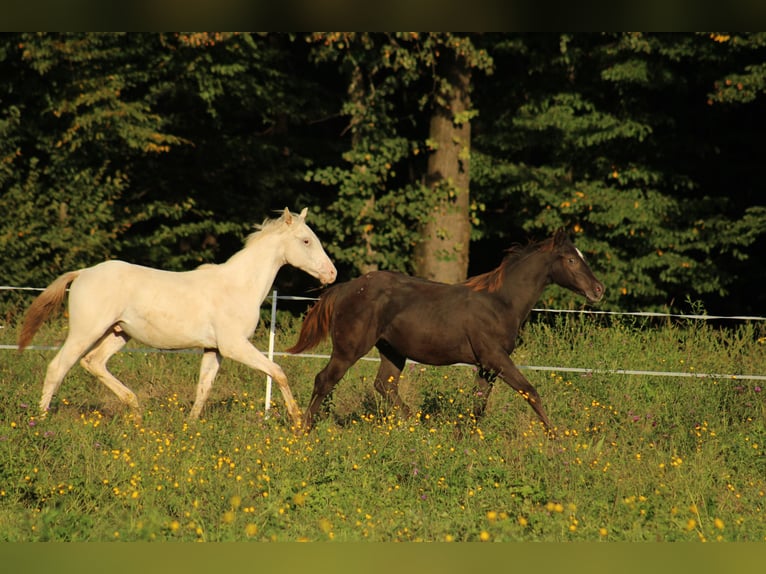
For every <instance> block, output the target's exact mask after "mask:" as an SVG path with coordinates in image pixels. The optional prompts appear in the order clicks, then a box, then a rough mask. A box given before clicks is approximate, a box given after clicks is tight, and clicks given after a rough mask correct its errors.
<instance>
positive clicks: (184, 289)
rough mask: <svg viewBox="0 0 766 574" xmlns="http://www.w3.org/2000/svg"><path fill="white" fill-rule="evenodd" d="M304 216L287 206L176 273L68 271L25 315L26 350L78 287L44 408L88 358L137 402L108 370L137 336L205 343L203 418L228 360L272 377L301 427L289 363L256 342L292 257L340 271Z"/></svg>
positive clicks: (299, 263) (197, 407)
mask: <svg viewBox="0 0 766 574" xmlns="http://www.w3.org/2000/svg"><path fill="white" fill-rule="evenodd" d="M306 211H307V210H306V209H304V210H303V211H302V212H301V213H300V215H297V216H296V215H294V214H292V213H290V210H289V209H287V208H285V210H284V213H283V214H282V215H281V216H280V217H279V218H278V219H273V220H267V221H265V222H264V223H263V225H261V226H259V228H258V230H257V231H256V232H255V233H253V234H252V235H250V237H248V239H247V241H246V244H245V247H244V248H243V249H242V250H241V251H239V252H237V253H235V254H234V255H233V256H232V257H231V258H230V259H229V260H228V261H226V262H225V263H222V264H220V265H203V266H201V267H200V268H198V269H195V270H193V271H184V272H172V271H161V270H159V269H152V268H150V267H142V266H139V265H133V264H130V263H125V262H124V261H106V262H103V263H100V264H98V265H95V266H93V267H88V268H85V269H79V270H77V271H70V272H69V273H65V274H64V275H61V276H60V277H59V278H58V279H56V280H55V281H54V282H53V283H51V285H49V286H48V288H47V289H46V290H45V291H43V292H42V293H41V294H40V296H39V297H37V299H35V301H34V302H33V303H32V305H31V306H30V308H29V310H28V311H27V314H26V316H25V318H24V325H23V327H22V329H21V334H20V335H19V343H18V349H19V351H22V350H23V349H24V348H25V347H26V346H27V345H28V344H29V342H30V341H31V340H32V337H33V336H34V334H35V332H36V331H37V330H38V329H39V328H40V326H41V325H42V323H43V322H44V321H45V320H46V319H47V318H48V316H49V315H50V314H51V312H52V311H53V310H54V309H55V308H57V307H58V306H59V305H60V304H61V301H62V300H63V299H64V294H65V291H66V288H67V285H69V284H70V283H71V284H72V287H71V289H70V294H69V334H68V336H67V339H66V341H65V342H64V345H63V346H62V347H61V349H60V350H59V352H58V354H57V355H56V356H55V357H54V358H53V360H52V361H51V363H50V365H48V371H47V373H46V375H45V382H44V384H43V394H42V399H41V400H40V410H41V411H42V412H43V413H45V412H46V411H47V410H48V408H49V406H50V402H51V399H52V397H53V394H54V393H55V392H56V391H57V390H58V388H59V386H60V385H61V382H62V380H63V379H64V376H65V375H66V374H67V372H69V370H70V369H71V368H72V367H73V366H74V364H75V363H76V362H77V361H78V360H80V364H81V365H82V366H83V367H84V368H85V369H86V370H87V371H89V372H90V373H92V374H93V375H95V376H96V377H97V378H98V380H100V381H101V382H102V383H104V384H105V385H106V386H107V387H109V388H110V389H111V390H112V391H113V392H114V393H115V394H116V395H117V396H118V397H119V398H120V400H121V401H123V402H124V403H127V404H128V405H130V406H131V407H132V408H133V409H138V399H137V398H136V395H135V393H133V391H131V390H130V389H129V388H127V387H126V386H125V385H123V384H122V383H121V382H120V381H119V380H118V379H117V378H116V377H115V376H114V375H112V374H111V373H110V372H109V370H108V369H107V367H106V363H107V361H108V360H109V358H110V357H111V356H112V355H114V354H115V353H116V352H117V351H119V350H120V349H121V348H122V347H123V346H124V345H125V343H127V342H128V340H130V338H134V339H136V340H138V341H140V342H142V343H144V344H146V345H149V346H152V347H157V348H160V349H188V348H201V349H203V351H204V352H203V355H202V365H201V367H200V374H199V383H198V384H197V397H196V399H195V401H194V405H193V406H192V409H191V411H190V413H189V418H191V419H196V418H198V417H199V415H200V413H201V412H202V407H203V406H204V404H205V400H206V399H207V397H208V394H209V393H210V388H211V387H212V385H213V379H215V376H216V373H217V372H218V368H219V367H220V364H221V360H222V358H223V357H227V358H230V359H234V360H235V361H239V362H240V363H243V364H245V365H247V366H249V367H251V368H253V369H258V370H259V371H263V372H264V373H266V374H268V375H270V376H271V377H272V378H273V379H274V380H275V381H276V382H277V384H278V385H279V389H280V390H281V391H282V396H283V397H284V400H285V403H286V405H287V410H288V413H289V414H290V417H291V418H292V420H293V422H294V423H295V424H296V425H299V424H300V421H301V414H300V409H299V408H298V405H297V404H296V403H295V399H293V395H292V392H291V391H290V387H289V386H288V384H287V377H286V376H285V374H284V372H283V371H282V369H281V367H279V365H277V364H276V363H273V362H272V361H270V360H269V359H268V358H266V357H265V356H264V355H263V353H261V352H260V351H258V349H256V348H255V347H254V346H253V345H252V343H250V341H249V337H250V336H251V335H252V334H253V331H255V327H256V325H257V324H258V319H259V316H260V307H261V303H262V302H263V300H264V299H265V298H266V295H267V294H268V292H269V289H270V287H271V285H272V283H273V282H274V278H275V277H276V274H277V271H279V269H280V268H281V267H282V266H283V265H284V264H286V263H289V264H290V265H292V266H294V267H297V268H299V269H302V270H303V271H305V272H306V273H308V274H309V275H312V276H314V277H316V278H318V279H319V280H320V281H321V282H322V283H323V284H328V283H332V282H333V281H335V278H336V276H337V272H336V270H335V266H334V265H333V263H332V261H331V260H330V258H329V257H328V256H327V254H326V253H325V251H324V249H323V248H322V245H321V244H320V243H319V240H318V239H317V236H316V235H315V234H314V232H313V231H312V230H311V229H310V228H309V227H308V226H307V225H306V223H305V218H306Z"/></svg>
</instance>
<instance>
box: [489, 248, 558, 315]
mask: <svg viewBox="0 0 766 574" xmlns="http://www.w3.org/2000/svg"><path fill="white" fill-rule="evenodd" d="M549 255H550V254H548V253H540V252H534V253H531V254H529V255H527V256H524V257H523V258H522V259H521V260H519V261H516V262H514V263H512V264H511V265H509V267H508V268H507V269H506V270H505V275H504V277H503V281H502V285H501V287H500V289H498V290H497V291H496V292H495V293H496V294H497V295H498V296H499V297H501V298H502V299H503V300H504V301H505V302H506V303H507V304H509V305H512V306H513V307H514V308H515V309H518V310H519V311H521V317H526V316H527V315H528V314H529V312H530V311H531V310H532V307H534V306H535V304H536V303H537V302H538V301H539V300H540V296H541V295H542V294H543V290H544V289H545V288H546V287H547V286H548V285H549V284H550V282H551V279H550V272H549V267H550V257H549Z"/></svg>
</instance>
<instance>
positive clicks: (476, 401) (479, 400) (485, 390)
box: [473, 368, 497, 419]
mask: <svg viewBox="0 0 766 574" xmlns="http://www.w3.org/2000/svg"><path fill="white" fill-rule="evenodd" d="M495 379H497V375H496V374H495V373H493V372H492V371H488V370H487V369H484V368H479V371H478V372H477V373H476V381H475V383H476V391H475V393H474V397H473V416H474V418H475V419H479V418H481V417H482V416H483V415H484V411H485V410H486V409H487V402H489V395H490V393H491V392H492V387H493V384H494V382H495Z"/></svg>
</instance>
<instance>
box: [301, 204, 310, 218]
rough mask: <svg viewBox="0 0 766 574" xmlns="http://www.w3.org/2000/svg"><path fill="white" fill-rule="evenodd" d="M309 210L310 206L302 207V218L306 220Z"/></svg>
mask: <svg viewBox="0 0 766 574" xmlns="http://www.w3.org/2000/svg"><path fill="white" fill-rule="evenodd" d="M308 212H309V208H308V207H304V208H303V209H301V219H303V220H304V221H305V220H306V214H307V213H308Z"/></svg>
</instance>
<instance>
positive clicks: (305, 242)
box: [303, 238, 311, 245]
mask: <svg viewBox="0 0 766 574" xmlns="http://www.w3.org/2000/svg"><path fill="white" fill-rule="evenodd" d="M309 243H311V240H309V239H308V238H306V239H304V240H303V245H308V244H309Z"/></svg>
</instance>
